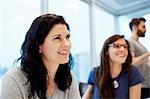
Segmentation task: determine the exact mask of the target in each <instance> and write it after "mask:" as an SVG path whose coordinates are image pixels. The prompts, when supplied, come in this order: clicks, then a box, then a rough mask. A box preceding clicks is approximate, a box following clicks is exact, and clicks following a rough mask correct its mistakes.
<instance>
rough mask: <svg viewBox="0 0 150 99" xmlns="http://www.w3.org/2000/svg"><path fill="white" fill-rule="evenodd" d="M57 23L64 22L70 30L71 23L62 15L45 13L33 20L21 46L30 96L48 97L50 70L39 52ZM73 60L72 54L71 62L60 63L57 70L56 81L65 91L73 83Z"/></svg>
mask: <svg viewBox="0 0 150 99" xmlns="http://www.w3.org/2000/svg"><path fill="white" fill-rule="evenodd" d="M56 24H64V25H66V27H67V29H68V30H69V25H68V24H67V23H66V22H65V20H64V18H63V17H62V16H59V15H55V14H45V15H41V16H39V17H37V18H36V19H35V20H34V21H33V23H32V25H31V27H30V28H29V30H28V32H27V34H26V36H25V40H24V42H23V44H22V47H21V57H20V58H19V59H18V61H19V60H21V70H22V71H24V72H25V73H26V74H27V79H28V81H27V82H26V84H27V83H29V85H30V88H29V96H28V98H31V97H34V96H35V94H37V95H38V97H39V98H40V99H46V90H47V76H48V71H47V69H46V67H45V66H44V64H43V61H42V57H41V54H40V53H39V45H41V44H43V43H44V40H45V38H46V36H47V35H48V33H49V31H50V30H51V29H52V28H53V27H54V26H55V25H56ZM50 53H51V52H50ZM72 62H73V60H72V56H71V54H70V56H69V62H68V63H65V64H60V65H59V67H58V70H57V72H56V75H55V78H54V81H55V83H56V84H57V86H58V88H59V89H60V90H62V91H65V90H66V89H67V88H69V87H70V85H71V82H72V77H71V73H70V69H71V68H72Z"/></svg>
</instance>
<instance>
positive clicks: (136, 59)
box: [132, 52, 150, 66]
mask: <svg viewBox="0 0 150 99" xmlns="http://www.w3.org/2000/svg"><path fill="white" fill-rule="evenodd" d="M149 56H150V52H147V53H144V54H142V55H141V56H138V57H135V53H133V52H132V64H133V65H138V66H139V65H141V64H143V63H145V62H147V61H148V57H149Z"/></svg>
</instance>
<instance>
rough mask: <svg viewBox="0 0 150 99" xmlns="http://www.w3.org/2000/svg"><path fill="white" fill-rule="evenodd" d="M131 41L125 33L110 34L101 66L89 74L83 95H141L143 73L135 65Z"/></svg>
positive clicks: (105, 98)
mask: <svg viewBox="0 0 150 99" xmlns="http://www.w3.org/2000/svg"><path fill="white" fill-rule="evenodd" d="M129 48H130V46H129V43H128V41H127V40H126V39H125V38H124V36H122V35H113V36H111V37H109V38H108V39H107V40H106V41H105V43H104V45H103V48H102V51H101V56H100V57H101V59H100V62H101V63H100V66H98V67H95V68H94V69H93V70H92V71H91V73H90V76H89V80H88V84H89V87H88V89H87V91H86V92H85V94H84V95H83V99H91V97H92V96H94V99H114V98H115V99H140V93H141V83H142V82H143V80H144V79H143V77H142V76H141V74H140V73H139V71H138V69H137V68H136V67H134V66H132V65H131V62H132V56H131V53H130V50H129Z"/></svg>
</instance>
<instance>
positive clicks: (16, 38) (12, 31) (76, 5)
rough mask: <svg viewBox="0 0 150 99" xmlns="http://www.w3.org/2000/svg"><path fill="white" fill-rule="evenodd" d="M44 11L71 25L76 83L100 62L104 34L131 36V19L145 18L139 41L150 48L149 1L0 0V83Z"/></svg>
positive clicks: (81, 80) (85, 80)
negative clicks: (63, 19)
mask: <svg viewBox="0 0 150 99" xmlns="http://www.w3.org/2000/svg"><path fill="white" fill-rule="evenodd" d="M45 13H56V14H60V15H62V16H64V17H65V19H66V21H67V22H68V23H69V24H70V28H71V41H72V49H71V52H72V54H73V57H74V62H75V64H74V68H73V72H74V74H75V76H76V78H77V80H78V81H79V82H85V83H86V82H87V79H88V76H89V72H90V70H91V69H92V67H95V66H98V65H99V54H100V51H101V48H102V45H103V43H104V41H105V40H106V39H107V37H109V36H111V35H113V34H123V35H125V37H126V38H127V39H128V38H129V37H130V35H131V31H130V29H129V26H128V24H129V22H130V20H131V19H132V18H136V17H144V18H146V20H147V22H146V27H147V32H146V37H145V38H144V39H140V41H141V42H142V43H143V44H144V45H145V47H146V48H147V49H148V50H149V51H150V45H149V42H150V0H0V83H1V79H2V77H3V75H4V74H5V73H6V71H7V70H8V69H10V68H12V67H15V66H14V65H13V62H14V61H15V59H17V58H18V57H20V48H21V45H22V42H23V41H24V37H25V34H26V32H27V30H28V29H29V27H30V25H31V23H32V21H33V20H34V19H35V18H36V17H37V16H39V15H41V14H45ZM17 66H19V63H18V64H17ZM0 85H1V84H0Z"/></svg>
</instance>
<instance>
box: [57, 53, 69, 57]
mask: <svg viewBox="0 0 150 99" xmlns="http://www.w3.org/2000/svg"><path fill="white" fill-rule="evenodd" d="M58 54H59V55H61V56H63V57H65V58H66V57H67V56H68V54H69V52H58Z"/></svg>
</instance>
